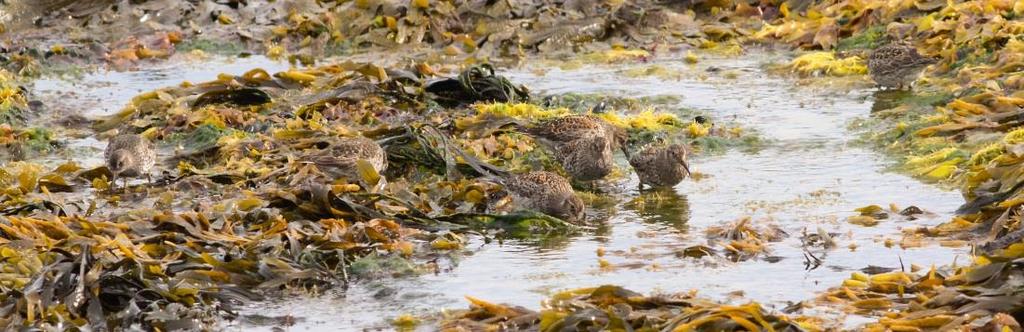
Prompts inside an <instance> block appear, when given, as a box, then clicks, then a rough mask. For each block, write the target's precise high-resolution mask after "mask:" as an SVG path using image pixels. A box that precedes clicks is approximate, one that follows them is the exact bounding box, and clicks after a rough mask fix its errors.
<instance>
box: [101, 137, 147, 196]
mask: <svg viewBox="0 0 1024 332" xmlns="http://www.w3.org/2000/svg"><path fill="white" fill-rule="evenodd" d="M103 158H104V159H105V160H106V162H107V168H108V169H109V170H110V172H111V173H112V174H113V175H114V178H113V179H111V180H113V181H116V180H117V178H121V179H123V180H124V182H125V183H124V186H125V187H127V186H128V178H130V177H146V179H147V180H149V181H150V182H152V178H151V174H150V172H151V171H152V170H153V166H154V165H156V149H154V148H153V143H152V142H150V141H149V140H147V139H146V138H145V137H142V136H140V135H135V134H123V135H118V136H114V137H113V138H111V139H110V142H108V143H107V149H106V150H105V151H104V153H103Z"/></svg>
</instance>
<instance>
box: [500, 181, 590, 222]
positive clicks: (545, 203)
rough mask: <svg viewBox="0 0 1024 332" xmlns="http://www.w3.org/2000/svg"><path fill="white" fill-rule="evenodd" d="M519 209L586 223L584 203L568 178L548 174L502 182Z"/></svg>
mask: <svg viewBox="0 0 1024 332" xmlns="http://www.w3.org/2000/svg"><path fill="white" fill-rule="evenodd" d="M500 182H501V183H502V184H503V185H504V186H505V190H506V191H507V192H508V193H509V195H510V196H511V197H512V202H513V204H514V205H515V206H517V207H519V208H522V209H528V210H534V211H538V212H541V213H544V214H546V215H549V216H552V217H556V218H559V219H562V220H565V221H568V222H579V221H583V218H584V211H583V210H584V208H585V206H584V204H583V200H582V199H580V198H579V196H576V192H575V191H573V190H572V185H570V184H569V181H568V180H566V179H565V178H564V177H562V176H560V175H558V174H555V173H551V172H546V171H534V172H528V173H523V174H513V175H509V176H506V177H503V178H501V181H500Z"/></svg>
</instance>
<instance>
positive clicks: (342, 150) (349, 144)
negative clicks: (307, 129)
mask: <svg viewBox="0 0 1024 332" xmlns="http://www.w3.org/2000/svg"><path fill="white" fill-rule="evenodd" d="M304 159H305V161H308V162H312V163H314V164H316V166H317V168H319V169H320V171H321V172H324V174H327V175H329V176H332V177H335V178H339V177H345V178H347V179H348V180H349V181H356V180H358V179H360V175H359V169H358V166H357V162H358V161H359V160H366V161H367V162H369V163H370V165H371V166H373V169H374V170H375V171H377V173H380V172H383V171H384V170H385V169H386V168H387V154H386V153H385V152H384V149H383V148H381V147H380V145H379V144H377V142H375V141H374V140H372V139H369V138H366V137H362V136H357V137H351V138H344V139H341V140H338V141H333V142H331V143H330V146H328V147H327V148H324V149H321V150H317V151H314V152H312V153H311V154H310V155H308V156H307V157H306V158H304Z"/></svg>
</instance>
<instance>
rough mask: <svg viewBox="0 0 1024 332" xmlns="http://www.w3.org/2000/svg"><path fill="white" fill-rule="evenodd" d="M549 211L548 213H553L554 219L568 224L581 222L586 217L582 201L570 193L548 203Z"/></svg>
mask: <svg viewBox="0 0 1024 332" xmlns="http://www.w3.org/2000/svg"><path fill="white" fill-rule="evenodd" d="M549 203H550V204H553V205H554V206H551V209H550V210H549V211H555V214H556V215H555V217H558V218H559V219H562V220H565V221H569V222H579V221H583V218H584V217H586V214H585V211H584V209H585V208H586V206H585V205H584V204H583V200H582V199H580V198H579V197H578V196H576V195H575V194H572V193H566V194H565V195H560V196H559V197H557V198H555V199H553V200H551V201H549Z"/></svg>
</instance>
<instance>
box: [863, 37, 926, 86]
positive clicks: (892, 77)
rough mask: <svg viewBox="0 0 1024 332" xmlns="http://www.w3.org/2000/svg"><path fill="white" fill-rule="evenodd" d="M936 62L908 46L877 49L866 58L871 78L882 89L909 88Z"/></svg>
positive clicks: (887, 46) (893, 45)
mask: <svg viewBox="0 0 1024 332" xmlns="http://www.w3.org/2000/svg"><path fill="white" fill-rule="evenodd" d="M935 62H936V60H935V59H932V58H929V57H925V56H922V55H921V54H919V53H917V49H915V48H914V47H912V46H908V45H901V44H891V45H886V46H882V47H879V48H877V49H875V50H874V51H872V52H871V55H870V56H869V57H868V70H869V71H870V73H871V78H872V79H874V80H875V83H878V85H879V86H881V87H883V88H890V89H891V88H897V89H901V90H902V89H903V87H907V88H910V86H911V84H913V83H914V81H915V80H917V77H918V76H919V75H920V74H921V71H923V70H924V68H925V67H927V66H928V65H930V64H933V63H935Z"/></svg>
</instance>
